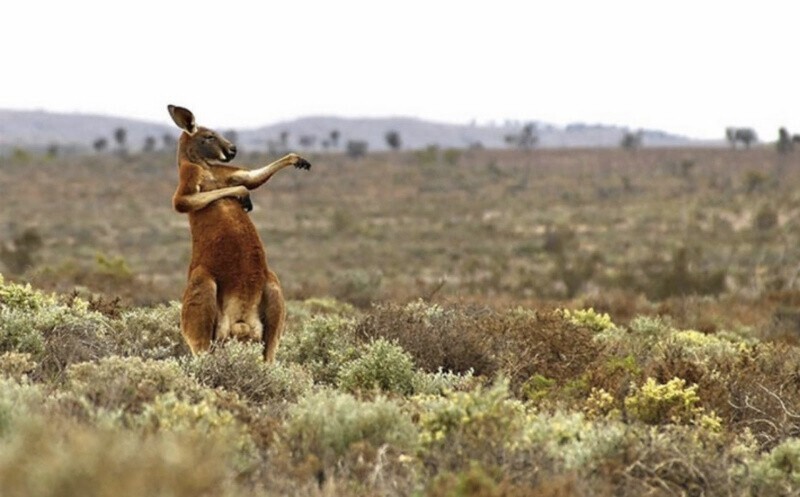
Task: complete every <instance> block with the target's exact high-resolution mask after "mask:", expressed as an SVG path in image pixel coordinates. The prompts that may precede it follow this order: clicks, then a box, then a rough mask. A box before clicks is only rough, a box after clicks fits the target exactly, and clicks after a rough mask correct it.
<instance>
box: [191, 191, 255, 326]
mask: <svg viewBox="0 0 800 497" xmlns="http://www.w3.org/2000/svg"><path fill="white" fill-rule="evenodd" d="M190 225H191V230H192V263H191V267H192V268H194V267H197V266H202V267H204V268H205V269H206V270H207V271H208V273H209V274H210V275H211V277H212V278H213V279H214V281H215V282H216V284H217V304H218V306H219V320H218V321H217V329H216V330H215V331H216V333H215V334H216V338H217V339H218V340H224V339H227V338H237V339H239V340H254V341H260V340H261V338H262V336H263V332H264V329H263V324H262V323H261V320H260V314H259V307H260V303H261V299H262V296H263V292H264V287H265V285H266V284H267V280H268V270H267V260H266V254H265V252H264V247H263V245H262V243H261V239H260V238H259V236H258V232H257V231H256V229H255V226H254V225H253V223H252V221H251V220H250V217H249V216H248V215H247V214H246V213H245V212H244V210H243V209H242V207H241V205H239V203H238V202H237V201H233V200H231V201H228V200H227V199H223V200H220V201H217V202H215V203H214V204H211V205H209V206H208V207H207V208H205V209H202V210H201V211H198V212H197V213H193V215H192V216H191V219H190Z"/></svg>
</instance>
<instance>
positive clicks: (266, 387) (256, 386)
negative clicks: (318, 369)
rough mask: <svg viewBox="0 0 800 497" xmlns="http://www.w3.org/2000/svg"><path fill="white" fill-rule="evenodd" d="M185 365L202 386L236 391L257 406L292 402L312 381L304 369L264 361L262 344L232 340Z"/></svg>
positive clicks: (192, 358)
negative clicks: (265, 403) (270, 402)
mask: <svg viewBox="0 0 800 497" xmlns="http://www.w3.org/2000/svg"><path fill="white" fill-rule="evenodd" d="M183 365H184V368H185V369H186V371H188V372H189V373H190V374H191V375H192V376H194V377H195V378H196V379H197V380H198V381H199V382H200V383H201V384H203V385H205V386H207V387H209V388H224V389H226V390H229V391H232V392H236V393H238V394H239V395H240V396H242V397H243V398H245V399H247V400H249V401H251V402H255V403H257V404H260V403H262V402H265V401H268V400H274V399H277V400H286V401H293V400H295V399H296V398H297V397H299V396H300V395H302V394H303V393H304V392H305V391H306V390H308V389H309V388H310V387H311V378H310V377H309V375H308V373H306V372H305V371H304V370H303V369H302V368H301V367H299V366H297V365H291V364H289V365H284V364H280V363H276V364H268V363H267V362H265V361H264V356H263V347H262V345H261V344H250V343H243V342H238V341H233V340H232V341H228V342H224V343H221V344H216V345H215V346H214V347H213V348H212V350H211V351H210V352H209V353H204V354H199V355H197V356H194V357H191V358H188V359H187V360H185V361H184V362H183Z"/></svg>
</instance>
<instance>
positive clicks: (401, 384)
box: [339, 338, 414, 394]
mask: <svg viewBox="0 0 800 497" xmlns="http://www.w3.org/2000/svg"><path fill="white" fill-rule="evenodd" d="M339 385H340V386H341V387H342V388H344V389H345V390H347V391H350V392H355V391H363V390H372V389H379V390H382V391H384V392H394V393H399V394H410V393H411V392H412V391H413V390H414V360H413V359H412V358H411V356H410V355H409V354H408V353H407V352H406V351H404V350H403V348H402V347H400V346H398V345H395V344H393V343H390V342H388V341H387V340H385V339H383V338H378V339H377V340H375V341H373V342H372V343H370V344H369V345H368V346H367V347H366V349H365V350H364V351H363V352H362V353H361V355H360V356H359V357H358V358H357V359H355V360H353V361H350V362H349V363H347V364H345V365H344V366H343V367H342V370H341V372H340V373H339Z"/></svg>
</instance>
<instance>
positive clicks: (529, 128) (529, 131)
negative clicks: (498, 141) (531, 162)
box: [519, 123, 539, 149]
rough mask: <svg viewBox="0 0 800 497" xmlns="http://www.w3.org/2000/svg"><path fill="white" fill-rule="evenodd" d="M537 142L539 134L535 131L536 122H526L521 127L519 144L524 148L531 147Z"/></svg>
mask: <svg viewBox="0 0 800 497" xmlns="http://www.w3.org/2000/svg"><path fill="white" fill-rule="evenodd" d="M537 143H539V134H538V132H537V131H536V123H528V124H526V125H525V126H523V127H522V133H521V134H520V140H519V146H520V147H521V148H524V149H529V148H533V147H534V146H536V144H537Z"/></svg>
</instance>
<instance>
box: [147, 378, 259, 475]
mask: <svg viewBox="0 0 800 497" xmlns="http://www.w3.org/2000/svg"><path fill="white" fill-rule="evenodd" d="M138 424H139V425H140V426H142V427H144V428H145V429H150V430H157V431H159V432H165V431H167V432H172V433H192V434H197V435H202V436H211V437H216V438H217V439H219V440H224V441H225V444H226V446H227V447H229V448H230V449H231V451H232V455H233V456H234V457H235V458H236V462H235V464H234V465H235V466H236V467H237V468H240V469H245V468H247V467H249V466H250V465H252V464H253V463H254V462H255V459H256V457H257V453H256V452H257V449H256V445H255V443H254V442H253V439H252V438H251V437H250V435H249V433H248V427H247V426H245V425H244V424H242V423H241V422H240V421H239V420H237V419H236V416H234V414H233V413H231V412H230V411H228V410H225V409H223V408H221V407H220V405H219V404H218V402H217V395H216V393H214V392H210V391H205V392H204V393H203V395H202V396H201V397H200V399H199V400H198V401H187V400H185V399H182V398H180V397H178V396H176V395H175V394H174V393H172V392H169V393H166V394H163V395H159V396H158V397H156V398H155V399H154V400H153V402H151V403H149V404H147V405H146V406H145V408H144V411H143V412H142V414H141V416H139V418H138Z"/></svg>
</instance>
